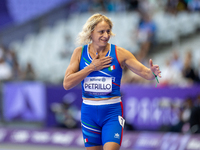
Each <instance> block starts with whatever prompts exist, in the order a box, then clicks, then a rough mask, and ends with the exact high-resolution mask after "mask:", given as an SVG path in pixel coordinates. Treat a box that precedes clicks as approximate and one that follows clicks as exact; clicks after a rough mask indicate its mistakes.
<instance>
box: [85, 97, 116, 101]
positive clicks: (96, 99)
mask: <svg viewBox="0 0 200 150" xmlns="http://www.w3.org/2000/svg"><path fill="white" fill-rule="evenodd" d="M119 97H120V96H116V97H109V98H84V97H83V99H85V100H92V101H101V100H110V99H115V98H119Z"/></svg>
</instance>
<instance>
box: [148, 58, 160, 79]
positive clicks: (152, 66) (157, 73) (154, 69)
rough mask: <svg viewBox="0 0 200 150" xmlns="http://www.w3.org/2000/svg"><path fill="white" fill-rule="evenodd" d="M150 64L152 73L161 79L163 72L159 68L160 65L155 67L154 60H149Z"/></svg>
mask: <svg viewBox="0 0 200 150" xmlns="http://www.w3.org/2000/svg"><path fill="white" fill-rule="evenodd" d="M149 64H150V69H151V71H152V72H153V73H154V74H155V75H157V76H159V77H160V78H161V71H160V69H159V66H158V65H153V61H152V59H150V60H149Z"/></svg>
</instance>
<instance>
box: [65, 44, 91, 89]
mask: <svg viewBox="0 0 200 150" xmlns="http://www.w3.org/2000/svg"><path fill="white" fill-rule="evenodd" d="M81 51H82V47H78V48H76V49H75V50H74V52H73V54H72V57H71V60H70V64H69V66H68V68H67V70H66V72H65V77H64V80H63V87H64V89H66V90H69V89H71V88H73V87H75V86H76V85H78V84H79V83H80V82H81V81H82V80H83V79H84V78H85V77H87V76H88V75H89V74H90V73H91V72H92V71H94V70H95V67H94V66H93V65H88V66H87V67H85V68H84V69H82V70H80V71H79V64H80V60H81Z"/></svg>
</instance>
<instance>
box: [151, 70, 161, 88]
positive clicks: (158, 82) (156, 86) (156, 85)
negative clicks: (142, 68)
mask: <svg viewBox="0 0 200 150" xmlns="http://www.w3.org/2000/svg"><path fill="white" fill-rule="evenodd" d="M152 73H153V75H154V76H155V78H156V81H157V82H156V85H155V87H157V83H159V81H158V77H157V75H155V73H154V72H153V71H152Z"/></svg>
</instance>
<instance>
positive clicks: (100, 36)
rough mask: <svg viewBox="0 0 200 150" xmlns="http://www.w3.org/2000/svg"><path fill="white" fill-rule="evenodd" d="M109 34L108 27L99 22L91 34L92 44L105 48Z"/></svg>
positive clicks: (106, 24)
mask: <svg viewBox="0 0 200 150" xmlns="http://www.w3.org/2000/svg"><path fill="white" fill-rule="evenodd" d="M110 34H111V29H110V25H109V24H108V23H107V22H105V21H102V22H99V23H98V24H97V25H96V27H95V28H94V31H92V33H91V38H92V42H93V43H95V44H97V45H99V46H106V45H107V43H108V41H109V39H110Z"/></svg>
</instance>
